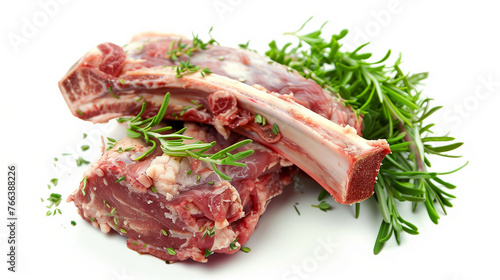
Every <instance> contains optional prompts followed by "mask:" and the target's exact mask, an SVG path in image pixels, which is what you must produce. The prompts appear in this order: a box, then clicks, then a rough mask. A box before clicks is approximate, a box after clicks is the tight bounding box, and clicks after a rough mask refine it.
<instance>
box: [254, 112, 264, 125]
mask: <svg viewBox="0 0 500 280" xmlns="http://www.w3.org/2000/svg"><path fill="white" fill-rule="evenodd" d="M254 122H255V123H257V124H260V125H262V126H265V125H266V118H264V117H263V116H262V115H259V114H255V117H254Z"/></svg>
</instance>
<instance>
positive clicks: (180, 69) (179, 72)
mask: <svg viewBox="0 0 500 280" xmlns="http://www.w3.org/2000/svg"><path fill="white" fill-rule="evenodd" d="M173 68H175V72H176V75H175V77H176V78H182V77H183V76H184V75H189V74H193V73H196V72H198V71H199V72H200V74H201V76H203V77H205V74H206V75H209V74H212V71H210V69H208V68H207V67H205V68H203V69H201V66H197V65H194V64H191V62H190V61H189V60H187V61H180V62H179V65H177V66H173Z"/></svg>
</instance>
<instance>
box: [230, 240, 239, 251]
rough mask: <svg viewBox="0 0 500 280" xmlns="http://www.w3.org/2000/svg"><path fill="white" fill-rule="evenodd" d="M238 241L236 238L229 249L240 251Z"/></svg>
mask: <svg viewBox="0 0 500 280" xmlns="http://www.w3.org/2000/svg"><path fill="white" fill-rule="evenodd" d="M238 239H239V238H236V239H235V240H233V242H231V244H229V249H231V250H236V249H238V246H237V245H236V243H237V242H238Z"/></svg>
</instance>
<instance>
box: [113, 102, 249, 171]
mask: <svg viewBox="0 0 500 280" xmlns="http://www.w3.org/2000/svg"><path fill="white" fill-rule="evenodd" d="M169 100H170V93H168V92H167V93H166V94H165V97H164V99H163V102H162V104H161V107H160V109H159V110H158V113H157V114H156V115H155V116H154V117H151V118H149V119H142V118H141V115H142V114H143V112H144V110H145V108H146V103H143V105H142V108H141V111H140V112H139V114H138V115H137V116H135V117H133V118H119V119H118V122H121V123H123V122H127V123H128V126H129V127H128V128H127V136H129V137H131V138H141V137H142V138H143V139H144V141H145V142H146V143H147V144H149V145H150V148H149V149H148V150H147V151H146V152H144V153H143V154H142V155H141V156H139V157H137V158H136V159H135V160H142V159H144V158H146V157H147V156H148V155H150V154H151V153H152V152H153V151H154V150H155V149H156V147H157V142H158V143H159V144H160V147H161V149H162V151H163V153H164V154H166V155H169V156H176V157H192V158H195V159H199V160H201V161H205V162H207V163H210V165H211V166H212V168H213V170H214V171H215V172H216V173H217V174H218V175H219V176H220V177H221V178H222V179H224V180H228V181H230V180H231V178H230V177H228V176H227V175H225V174H224V173H222V172H221V171H220V170H219V169H218V168H217V166H218V165H233V166H239V167H244V166H245V164H244V163H241V162H238V161H240V160H242V159H244V158H246V157H249V156H250V155H252V154H253V152H254V151H253V150H246V151H242V152H238V153H236V154H231V152H232V151H234V150H236V149H238V148H239V147H241V146H244V145H246V144H249V143H252V140H250V139H246V140H242V141H240V142H238V143H235V144H233V145H231V146H229V147H227V148H224V149H222V150H220V151H218V152H217V153H215V154H207V153H205V152H206V151H208V150H209V149H210V148H212V147H213V146H214V145H215V144H216V142H215V141H214V142H211V143H203V142H200V141H197V142H194V143H190V144H187V143H185V142H184V140H191V139H193V137H190V136H187V135H183V134H182V133H183V132H184V131H185V130H186V128H182V129H181V130H178V131H176V132H173V133H169V134H162V132H167V131H169V130H171V129H172V127H170V126H165V127H158V126H160V123H161V121H162V120H163V117H164V116H165V113H166V112H167V109H168V102H169Z"/></svg>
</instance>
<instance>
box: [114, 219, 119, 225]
mask: <svg viewBox="0 0 500 280" xmlns="http://www.w3.org/2000/svg"><path fill="white" fill-rule="evenodd" d="M113 222H114V223H115V225H117V224H118V219H117V218H116V217H113Z"/></svg>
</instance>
